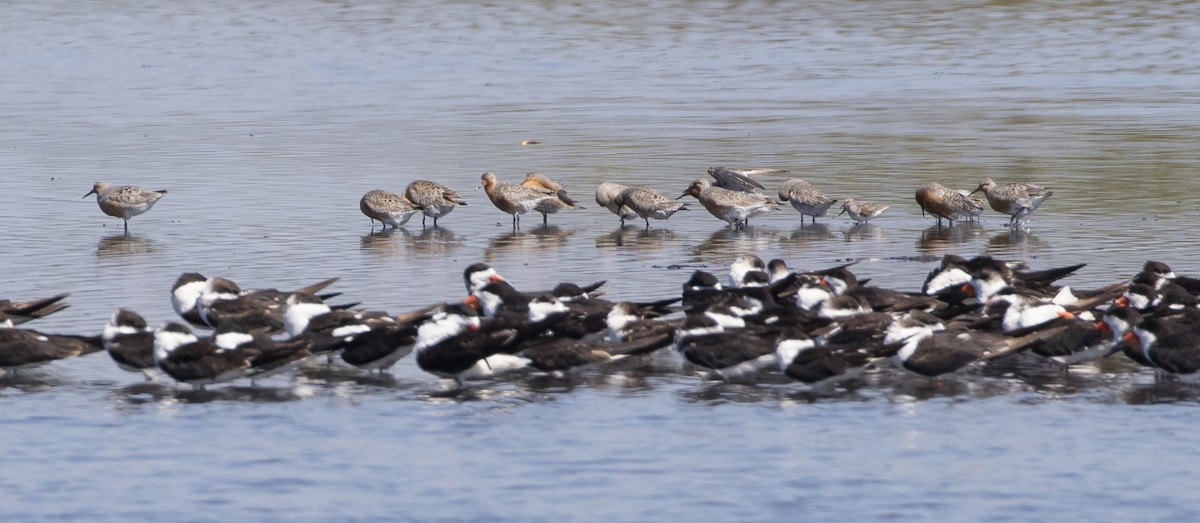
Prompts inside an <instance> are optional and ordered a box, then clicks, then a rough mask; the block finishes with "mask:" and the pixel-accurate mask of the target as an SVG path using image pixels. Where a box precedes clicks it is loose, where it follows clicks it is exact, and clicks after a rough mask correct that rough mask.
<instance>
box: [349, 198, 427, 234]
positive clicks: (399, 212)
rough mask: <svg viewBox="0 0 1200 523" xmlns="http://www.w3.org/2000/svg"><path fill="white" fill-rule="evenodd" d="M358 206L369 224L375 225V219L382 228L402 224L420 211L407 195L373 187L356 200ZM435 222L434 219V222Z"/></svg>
mask: <svg viewBox="0 0 1200 523" xmlns="http://www.w3.org/2000/svg"><path fill="white" fill-rule="evenodd" d="M358 208H359V209H360V210H362V213H363V214H365V215H367V218H370V219H371V225H375V220H379V222H380V223H382V224H383V227H384V228H387V226H388V225H391V226H392V227H393V228H395V227H399V226H401V225H404V224H406V223H408V220H409V219H410V218H412V216H413V215H414V214H417V213H419V212H421V209H420V208H418V207H417V206H416V205H414V204H413V202H411V201H409V199H408V197H406V196H401V195H399V194H396V193H394V192H391V191H384V190H382V189H375V190H373V191H370V192H368V193H367V194H364V195H363V197H362V199H361V200H359V201H358ZM436 223H437V220H436V219H435V220H434V224H436Z"/></svg>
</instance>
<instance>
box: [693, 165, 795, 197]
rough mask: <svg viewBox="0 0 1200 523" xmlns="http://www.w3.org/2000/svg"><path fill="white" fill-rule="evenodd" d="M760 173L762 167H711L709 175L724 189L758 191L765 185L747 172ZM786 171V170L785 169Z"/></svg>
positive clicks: (714, 182) (717, 185) (714, 183)
mask: <svg viewBox="0 0 1200 523" xmlns="http://www.w3.org/2000/svg"><path fill="white" fill-rule="evenodd" d="M748 172H749V173H756V174H757V173H759V172H762V170H761V169H752V170H748V171H735V170H732V169H726V168H724V167H709V168H708V175H709V176H712V177H713V182H712V184H713V185H714V186H716V187H720V188H722V189H729V190H731V191H738V192H748V193H757V192H758V191H759V190H761V189H763V188H764V187H763V185H762V184H761V183H758V181H756V180H754V179H753V178H751V177H750V175H749V174H746V173H748ZM784 172H786V171H784Z"/></svg>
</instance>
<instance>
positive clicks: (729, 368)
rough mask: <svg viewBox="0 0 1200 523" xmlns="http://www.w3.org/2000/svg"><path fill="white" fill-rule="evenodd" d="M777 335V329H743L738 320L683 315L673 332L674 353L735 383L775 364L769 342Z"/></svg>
mask: <svg viewBox="0 0 1200 523" xmlns="http://www.w3.org/2000/svg"><path fill="white" fill-rule="evenodd" d="M777 333H778V329H776V330H774V331H770V330H751V329H747V328H746V323H745V322H744V321H743V320H741V318H738V317H736V316H733V315H731V314H728V313H724V312H721V311H718V310H710V311H708V312H705V313H703V314H688V315H687V318H686V319H685V320H684V322H683V325H682V326H680V327H679V329H678V330H676V331H675V350H676V351H678V352H679V354H680V355H682V356H683V358H684V359H686V360H687V361H688V362H690V363H692V364H693V365H696V366H697V367H702V368H704V369H708V370H709V371H711V372H712V373H713V374H715V375H716V376H718V377H720V378H721V379H722V380H726V381H730V380H737V379H742V378H744V377H746V376H750V375H753V374H755V373H757V372H759V371H760V370H762V369H765V368H767V367H770V366H771V365H772V364H775V363H776V360H775V342H774V339H773V338H774V336H775V335H776V334H777Z"/></svg>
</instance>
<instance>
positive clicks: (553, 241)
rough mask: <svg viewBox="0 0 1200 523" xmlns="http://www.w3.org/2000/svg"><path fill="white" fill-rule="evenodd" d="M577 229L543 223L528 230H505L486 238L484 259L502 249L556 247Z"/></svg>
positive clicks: (528, 249)
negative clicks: (489, 238)
mask: <svg viewBox="0 0 1200 523" xmlns="http://www.w3.org/2000/svg"><path fill="white" fill-rule="evenodd" d="M576 232H579V230H578V229H563V228H562V227H559V226H557V225H543V226H541V227H535V228H533V229H529V230H520V229H518V230H515V231H512V232H506V233H504V234H501V235H499V236H496V237H493V238H492V239H491V240H488V246H487V249H484V251H483V257H484V259H485V260H489V261H491V260H494V259H495V258H494V256H495V253H497V252H502V251H512V250H518V251H533V250H542V249H556V248H559V247H562V246H564V245H566V243H567V239H568V238H570V237H571V236H573V235H574V234H575V233H576Z"/></svg>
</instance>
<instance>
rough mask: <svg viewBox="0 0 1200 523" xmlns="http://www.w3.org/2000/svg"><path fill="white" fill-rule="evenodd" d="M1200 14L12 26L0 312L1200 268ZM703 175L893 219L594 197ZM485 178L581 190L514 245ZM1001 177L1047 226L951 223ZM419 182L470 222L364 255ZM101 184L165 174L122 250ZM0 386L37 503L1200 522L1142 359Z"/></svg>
mask: <svg viewBox="0 0 1200 523" xmlns="http://www.w3.org/2000/svg"><path fill="white" fill-rule="evenodd" d="M1197 19H1200V4H1198V3H1194V2H1145V3H1135V2H1114V3H1106V2H1071V1H1064V2H1037V3H1029V2H1007V1H996V2H940V3H928V2H903V1H897V2H821V3H817V5H803V6H797V5H791V4H790V3H759V2H735V3H721V2H704V3H698V2H678V3H676V4H673V5H672V4H663V3H657V5H656V6H655V8H653V9H647V8H643V7H641V6H638V5H626V4H625V3H615V4H613V5H592V4H591V3H555V2H547V3H532V2H530V3H517V4H513V5H509V3H484V2H457V3H445V2H427V3H418V2H405V3H400V5H390V3H382V4H366V3H359V2H308V3H298V2H261V3H246V2H222V1H216V2H206V3H203V4H199V3H195V2H157V3H152V4H144V3H132V2H131V3H122V2H101V3H87V4H80V3H77V2H62V3H54V2H40V3H36V4H35V5H22V4H16V5H6V6H5V8H4V15H3V16H2V17H0V35H3V36H2V37H0V42H2V43H3V45H0V67H2V69H3V70H4V71H5V76H4V80H3V81H0V146H2V147H3V149H2V150H0V173H2V179H3V184H4V190H3V192H2V193H0V218H3V221H4V223H5V226H6V227H5V230H6V235H5V239H4V244H3V245H4V248H3V249H0V268H2V270H3V274H4V277H3V279H2V280H0V281H2V283H3V285H2V288H0V296H2V297H11V298H25V297H32V296H41V295H47V294H49V293H54V292H60V291H70V292H71V293H72V296H71V298H70V303H71V308H70V309H68V310H67V311H65V312H63V313H60V314H57V315H55V316H53V317H51V318H47V319H45V320H42V321H39V322H38V323H37V324H35V325H36V326H37V327H38V328H39V329H42V330H45V331H50V332H99V330H100V328H101V327H102V325H103V324H104V322H105V321H106V320H107V317H108V316H109V315H110V314H111V313H112V311H113V310H115V309H116V308H117V307H128V308H132V309H135V310H137V311H139V312H141V313H142V314H143V315H145V316H146V317H147V318H148V319H150V320H151V321H152V322H156V323H157V322H161V321H166V320H168V319H171V317H172V313H171V309H170V304H169V301H168V298H167V296H168V289H169V287H170V284H171V282H172V281H173V280H174V279H175V278H176V277H177V276H178V275H179V274H180V273H181V272H185V271H199V272H202V273H204V274H206V275H223V276H227V277H231V278H233V279H235V280H237V281H239V282H242V283H243V284H245V285H247V286H252V287H253V286H260V287H265V286H277V287H280V288H289V287H297V286H301V285H305V284H308V283H311V282H315V281H318V280H321V279H324V278H327V277H331V276H340V277H341V278H342V279H341V281H340V282H339V283H338V284H337V285H336V287H335V289H336V290H338V291H341V292H342V293H343V296H344V297H345V298H346V299H347V300H352V301H361V302H362V303H363V305H364V306H368V307H371V308H376V309H386V310H391V311H395V312H400V311H404V310H407V309H411V308H414V307H417V306H420V305H424V304H427V303H430V302H434V301H441V300H447V299H457V298H459V297H460V296H461V294H462V287H461V270H462V268H463V267H465V266H466V265H467V264H469V263H472V262H475V261H480V260H483V261H487V262H489V263H491V264H493V265H495V266H496V267H497V268H498V269H499V270H500V271H501V272H502V273H504V274H506V275H507V276H508V277H509V278H510V279H511V280H512V281H514V283H516V284H517V285H518V286H519V287H524V288H538V287H543V286H546V285H547V284H548V283H553V282H557V281H560V280H569V281H580V282H583V281H592V280H597V279H608V280H609V283H608V285H607V286H606V289H607V290H608V293H609V296H610V297H615V298H646V299H649V298H659V297H667V296H673V295H677V294H678V292H679V285H680V283H681V282H682V281H683V280H684V279H686V277H687V274H688V273H689V272H690V270H691V269H693V268H697V267H705V268H710V269H712V270H714V271H717V272H723V271H724V266H725V264H727V263H728V262H729V261H731V260H732V258H733V257H734V256H736V255H737V254H739V253H742V252H753V253H757V254H759V255H760V256H762V257H764V258H770V257H782V258H784V259H787V260H788V261H789V262H790V263H791V264H792V265H794V266H798V267H824V266H829V265H833V264H836V263H840V262H843V261H845V260H852V259H853V260H862V261H861V262H860V263H859V265H857V266H856V272H858V273H859V274H860V275H862V276H864V277H870V278H873V281H874V282H875V283H879V284H882V285H888V286H895V287H900V288H906V289H915V288H917V287H919V285H920V283H921V281H922V279H923V275H924V273H925V272H926V271H927V270H928V269H929V267H930V266H931V265H932V261H931V260H933V259H935V258H937V257H940V256H941V255H942V254H944V253H948V252H953V253H959V254H965V255H971V254H978V253H981V252H986V253H991V254H995V255H997V256H1001V257H1006V258H1017V259H1024V260H1028V261H1029V262H1030V263H1031V264H1033V265H1035V266H1037V267H1049V266H1052V265H1061V264H1067V263H1076V262H1081V261H1082V262H1087V263H1089V265H1088V267H1087V268H1085V269H1084V270H1083V271H1081V272H1080V273H1079V274H1078V275H1076V276H1074V277H1073V278H1072V279H1071V280H1070V281H1069V283H1071V284H1074V285H1076V286H1081V287H1088V286H1097V285H1101V284H1106V283H1111V282H1114V281H1118V280H1119V279H1122V278H1128V277H1129V276H1131V275H1132V274H1133V273H1134V272H1136V271H1137V270H1138V268H1139V267H1140V265H1141V263H1142V262H1143V261H1144V260H1145V259H1147V258H1151V257H1153V258H1156V259H1160V260H1162V261H1166V262H1168V263H1170V264H1172V266H1174V267H1175V269H1176V270H1177V271H1178V272H1181V273H1189V274H1195V273H1200V264H1198V263H1197V262H1196V261H1195V260H1194V253H1195V245H1196V242H1197V238H1196V236H1197V233H1196V232H1195V230H1194V228H1193V225H1194V224H1195V223H1197V221H1198V219H1200V204H1198V200H1197V199H1196V198H1195V196H1194V195H1195V194H1196V192H1197V189H1200V187H1198V185H1200V183H1198V182H1197V181H1196V180H1197V179H1198V176H1197V175H1200V168H1198V166H1200V90H1197V88H1196V87H1197V86H1198V85H1200V59H1198V58H1197V54H1196V47H1195V46H1196V42H1197V41H1200V25H1197V24H1196V23H1195V20H1197ZM523 140H536V141H539V142H541V143H540V144H539V145H534V146H522V145H520V143H521V142H522V141H523ZM712 165H730V166H742V167H750V166H761V167H780V168H786V169H790V170H792V172H793V175H795V176H799V177H802V178H805V179H807V180H809V181H811V182H813V183H815V184H817V185H818V186H820V187H822V188H824V189H825V190H826V192H828V193H829V194H830V195H831V196H833V197H837V198H846V197H855V198H858V199H864V200H870V201H876V202H879V203H889V204H892V205H893V207H892V208H891V209H890V210H888V211H887V212H886V213H885V214H884V215H883V217H881V218H879V219H878V220H877V221H875V222H872V225H870V226H868V227H851V226H850V223H849V221H848V220H845V219H844V217H843V219H824V220H822V223H819V224H818V225H817V226H815V227H810V226H806V227H804V228H800V227H799V221H798V219H797V217H798V215H797V214H795V213H794V211H792V210H791V209H790V208H788V209H786V210H785V211H784V212H781V213H779V214H778V215H774V216H769V217H764V218H759V219H756V220H754V222H753V227H751V228H750V229H749V230H746V231H741V232H734V231H729V230H726V229H723V228H722V226H721V225H722V224H721V222H719V221H717V220H716V219H714V218H712V217H710V216H709V215H707V213H705V212H704V211H703V210H702V209H701V208H700V207H699V206H698V205H694V206H693V207H695V210H693V211H692V212H690V213H684V214H680V215H677V216H676V217H675V218H673V219H672V220H671V221H669V222H656V223H654V224H653V228H651V229H650V230H649V231H645V230H642V229H641V228H640V227H627V228H624V229H622V228H620V227H618V224H617V222H616V219H615V218H614V217H613V216H611V215H609V214H608V213H607V212H605V211H603V210H600V209H597V208H595V206H594V205H590V202H591V194H592V191H593V190H594V188H595V186H596V185H597V184H598V183H599V182H601V181H604V180H612V181H619V182H629V183H632V182H637V183H645V184H649V185H653V186H655V187H657V188H658V189H660V190H662V191H663V192H664V193H667V194H670V195H671V196H674V195H675V194H678V193H679V192H681V191H682V190H683V189H684V188H686V186H687V184H688V183H689V182H690V181H691V180H692V179H694V178H696V177H698V176H704V174H703V173H704V170H705V168H707V167H708V166H712ZM483 171H494V172H496V173H497V174H498V175H499V176H500V177H501V179H503V180H508V181H516V180H518V179H519V178H521V177H522V176H523V174H524V173H525V172H527V171H541V172H543V173H545V174H547V175H550V176H551V177H554V178H556V179H561V180H563V181H564V182H566V184H567V186H568V189H569V190H570V191H571V192H572V194H575V195H578V198H579V199H580V200H581V201H584V202H587V203H585V205H589V207H590V208H589V209H586V210H583V211H575V212H565V213H561V214H560V215H557V216H554V217H553V218H552V221H551V226H550V227H548V228H541V227H538V226H536V219H529V220H526V227H525V228H524V229H523V230H522V231H520V232H517V233H513V232H512V231H511V229H510V227H509V221H508V218H507V216H505V215H503V214H500V213H499V212H498V211H496V210H495V209H494V208H492V207H491V206H490V204H489V203H488V202H487V200H486V198H485V197H484V196H483V195H482V193H475V192H471V189H472V188H473V187H475V186H476V185H478V183H479V175H480V173H482V172H483ZM987 176H990V177H992V178H995V179H996V180H997V181H999V182H1006V181H1018V180H1020V181H1034V182H1039V183H1042V184H1045V185H1048V186H1050V187H1052V188H1053V189H1054V190H1055V196H1054V197H1053V198H1052V199H1050V200H1049V201H1048V202H1047V203H1046V204H1045V205H1044V206H1043V207H1042V209H1041V210H1039V212H1038V213H1036V214H1035V215H1034V216H1033V218H1032V220H1031V222H1030V228H1029V229H1028V230H1026V231H1018V232H1009V231H1008V230H1006V229H1005V228H1003V227H1002V224H1003V223H1004V222H1005V221H1006V218H1005V217H1002V216H1001V215H998V214H995V213H992V212H991V211H988V214H985V217H984V220H983V223H982V225H981V226H978V227H966V226H956V227H955V228H953V229H949V230H946V229H942V230H939V229H937V228H935V227H933V222H932V220H930V219H927V218H922V217H921V215H920V212H919V209H917V207H916V206H915V204H913V203H912V194H913V190H914V189H915V188H916V187H917V186H919V185H921V184H922V183H925V182H929V181H938V182H941V183H943V184H945V185H949V186H953V187H958V188H966V189H970V188H974V187H975V186H976V185H977V184H978V183H979V181H980V180H981V179H982V178H983V177H987ZM415 178H431V179H435V180H439V181H441V182H443V183H446V184H448V185H450V186H452V187H454V188H456V189H458V190H459V191H460V192H462V193H464V194H465V195H466V196H467V198H468V199H469V201H470V204H469V205H468V206H467V207H464V208H461V209H459V210H457V211H455V212H454V213H453V214H451V215H450V216H449V217H447V218H445V219H444V220H443V221H442V224H443V225H444V227H442V228H440V229H437V230H433V229H426V230H422V229H421V227H420V225H419V224H412V223H410V224H409V225H408V227H407V228H404V229H401V230H398V231H395V232H394V233H390V234H387V235H380V234H377V233H378V229H376V231H375V232H376V233H372V232H371V229H370V227H369V225H368V222H367V220H366V219H365V218H364V217H363V216H362V215H361V214H360V213H359V211H358V208H357V200H358V198H359V197H360V196H361V195H362V194H363V193H364V192H366V191H367V190H370V189H375V188H386V189H391V190H394V191H399V190H400V189H402V188H403V187H404V185H405V184H406V183H407V182H408V181H410V180H412V179H415ZM97 180H103V181H106V182H109V183H134V184H138V185H144V186H147V187H151V188H156V189H158V188H165V189H169V190H170V191H171V192H170V194H169V195H168V196H167V197H166V198H165V199H164V200H162V201H161V202H160V203H159V205H158V207H156V208H155V209H154V210H153V211H151V212H150V213H149V214H146V215H143V216H141V217H138V218H136V219H134V220H133V221H132V222H131V235H130V236H129V237H125V236H123V235H122V234H121V228H120V222H119V221H117V220H113V219H111V218H107V217H104V216H102V215H101V214H100V213H99V211H98V209H97V208H96V205H95V201H94V199H91V198H89V199H87V200H80V196H82V195H83V194H84V193H85V192H87V190H88V189H89V188H90V187H91V184H92V183H93V182H95V181H97ZM782 180H783V179H782V178H777V179H769V180H766V183H767V185H768V187H770V188H771V189H772V190H774V188H775V187H777V186H778V184H779V183H780V182H782ZM676 265H682V266H683V267H684V268H683V269H678V268H672V266H676ZM1101 371H1103V372H1101ZM0 387H2V388H0V424H2V425H0V427H2V429H0V441H2V442H3V446H2V447H0V448H2V449H3V451H4V459H3V463H4V467H3V468H4V474H3V475H2V477H0V517H3V518H4V519H5V520H12V521H33V520H61V519H67V520H87V521H167V520H196V521H213V520H278V519H282V518H288V519H292V520H312V521H315V520H322V521H326V520H345V519H359V520H513V521H560V520H575V519H578V520H626V521H628V520H649V519H656V520H664V519H675V518H680V519H682V518H690V519H698V518H703V519H705V520H780V519H784V518H789V519H794V518H796V517H797V515H799V516H800V517H802V518H803V519H814V520H816V519H823V520H842V519H855V520H857V519H862V518H873V519H901V518H904V519H910V518H912V519H926V520H928V519H945V518H954V519H972V520H1028V519H1035V518H1036V519H1050V518H1053V519H1057V520H1085V519H1087V520H1094V519H1097V518H1103V519H1108V520H1114V519H1124V520H1133V519H1137V520H1147V519H1172V520H1185V519H1195V518H1197V517H1200V503H1197V502H1196V501H1195V494H1194V493H1195V492H1196V491H1197V489H1198V488H1200V481H1198V480H1197V479H1196V476H1195V474H1194V470H1195V467H1194V459H1192V455H1193V454H1194V449H1195V448H1196V446H1197V444H1200V435H1198V433H1197V431H1195V430H1194V427H1195V426H1196V424H1197V422H1198V421H1200V419H1198V418H1200V409H1196V408H1195V407H1196V404H1197V402H1198V401H1197V400H1198V399H1200V391H1197V390H1194V389H1187V388H1183V389H1181V388H1179V387H1175V386H1171V385H1156V384H1154V383H1153V380H1152V377H1151V376H1150V375H1149V373H1147V372H1143V371H1140V370H1137V369H1133V368H1131V367H1129V366H1128V365H1125V364H1122V363H1121V362H1119V361H1115V360H1114V361H1112V362H1105V363H1104V364H1103V366H1102V367H1100V368H1099V369H1091V370H1088V369H1083V370H1081V371H1079V372H1075V373H1073V374H1071V375H1066V376H1063V375H1058V374H1056V373H1052V372H1047V371H1046V370H1045V369H1039V368H1036V366H1024V367H1018V368H1008V369H1005V368H996V369H992V370H990V371H989V372H988V373H987V374H985V375H977V376H968V377H964V378H961V379H957V380H950V381H948V382H947V383H944V384H943V386H942V387H940V388H931V387H929V386H928V385H926V384H922V383H916V384H914V383H911V382H909V381H906V380H901V379H897V378H895V377H893V376H890V375H885V376H879V377H876V378H874V379H873V380H871V381H868V382H867V383H864V384H862V385H861V386H858V387H854V388H853V389H851V390H843V391H835V392H832V393H825V394H814V393H810V392H806V391H803V390H802V389H800V388H799V387H797V386H796V385H793V384H789V383H785V382H783V381H782V380H780V379H779V378H770V377H768V378H765V379H764V381H763V383H761V384H758V385H726V384H715V383H711V382H705V381H703V380H702V379H701V378H700V377H698V376H695V375H691V374H688V373H686V372H681V369H680V366H679V363H678V362H677V361H674V360H672V359H670V358H668V357H662V358H655V359H653V360H649V361H644V362H638V363H631V364H624V365H618V366H615V367H612V368H607V369H593V370H590V371H587V372H584V373H582V374H581V375H579V376H576V377H572V378H571V379H563V380H555V379H548V378H539V377H522V378H514V379H512V380H507V381H501V382H498V383H495V384H490V385H482V386H478V387H475V388H473V389H472V390H471V391H470V392H469V393H466V394H463V395H447V394H445V393H444V391H443V389H444V388H445V385H444V384H442V383H439V382H438V381H437V380H435V379H433V378H432V377H430V376H428V375H425V374H423V373H421V372H420V371H419V370H417V369H416V368H415V366H414V365H413V364H412V363H411V361H408V360H406V361H402V362H401V363H400V364H399V365H398V366H397V367H396V368H395V369H394V370H393V372H392V373H391V374H390V375H383V376H375V375H371V376H367V375H364V374H361V373H356V372H352V371H349V370H345V369H340V368H334V369H332V370H325V369H319V368H314V369H308V370H306V371H305V372H303V373H301V375H300V376H298V377H297V378H296V381H295V383H290V382H289V381H288V380H286V379H278V380H270V381H268V382H267V383H266V384H264V386H260V387H259V388H256V389H251V388H248V387H217V388H214V389H213V390H210V391H205V392H191V391H188V390H185V389H182V388H174V387H171V386H167V385H154V384H150V385H146V384H142V383H141V382H140V378H139V377H137V376H134V375H132V374H126V373H122V372H121V371H119V370H117V369H116V368H115V366H114V365H113V364H112V363H111V361H109V360H108V359H107V358H106V357H104V356H103V355H97V356H90V357H87V358H82V359H78V360H75V361H67V362H60V363H56V364H53V365H50V366H47V367H44V368H42V369H39V370H36V371H33V372H30V373H27V374H25V375H23V376H21V377H20V378H17V379H11V380H7V381H5V382H4V383H2V384H0Z"/></svg>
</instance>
